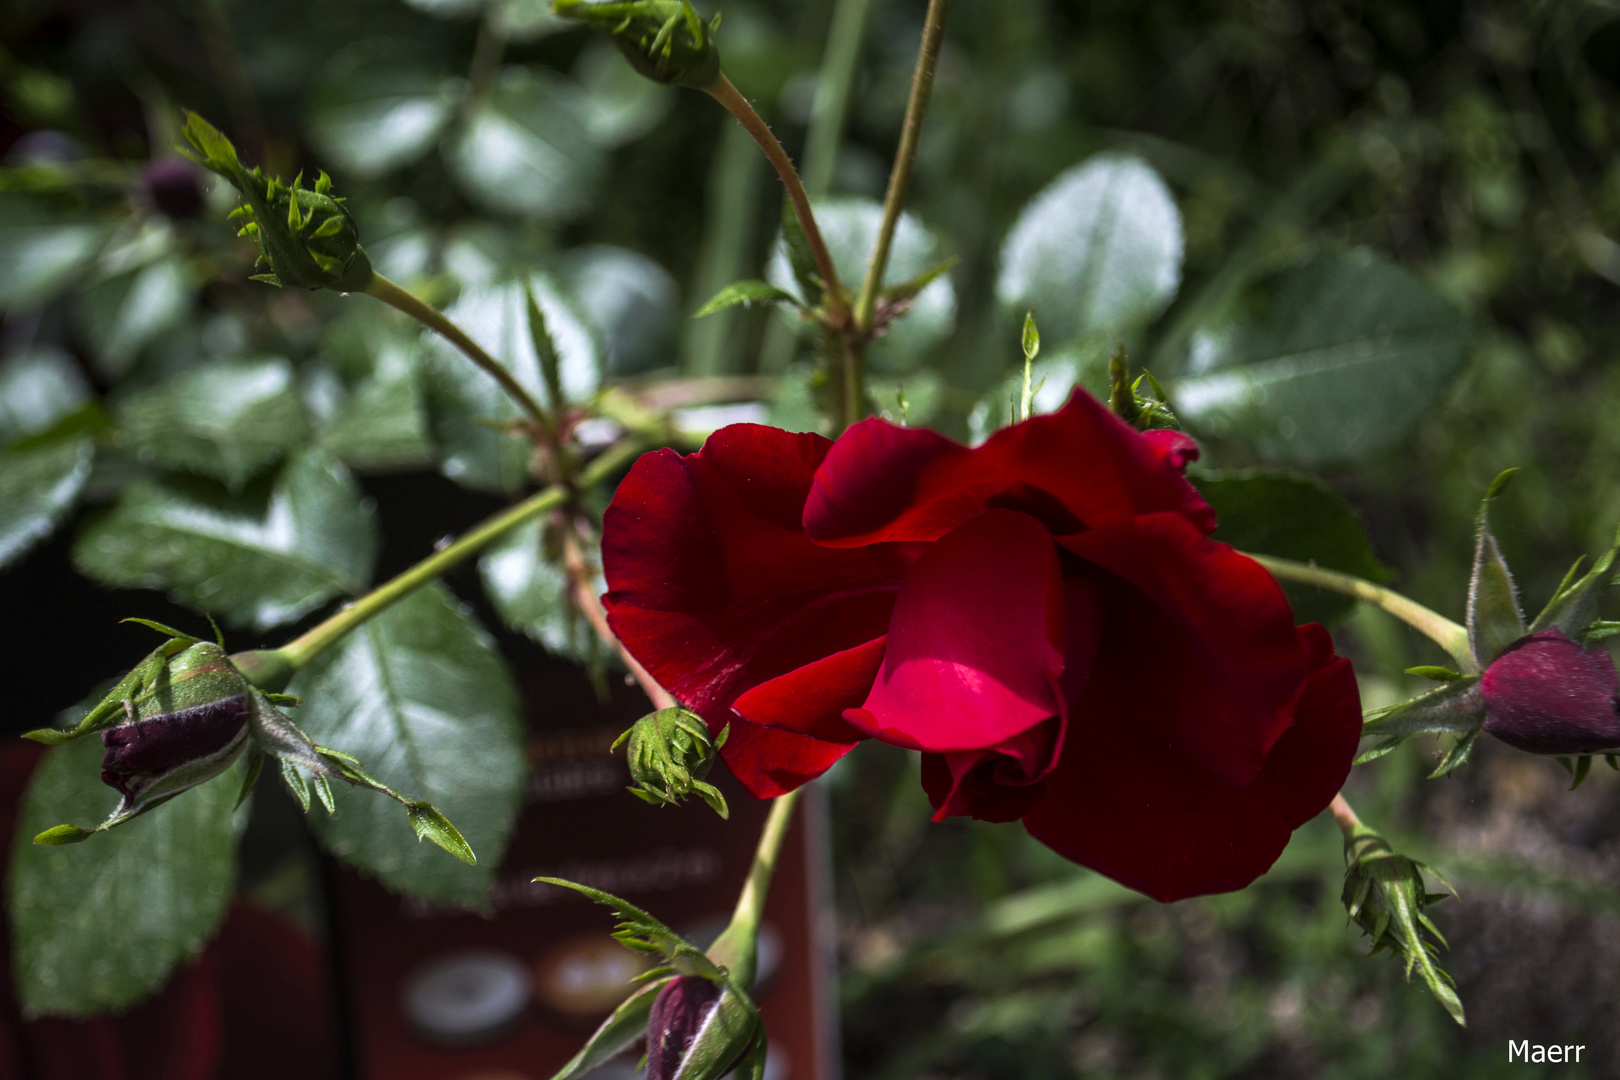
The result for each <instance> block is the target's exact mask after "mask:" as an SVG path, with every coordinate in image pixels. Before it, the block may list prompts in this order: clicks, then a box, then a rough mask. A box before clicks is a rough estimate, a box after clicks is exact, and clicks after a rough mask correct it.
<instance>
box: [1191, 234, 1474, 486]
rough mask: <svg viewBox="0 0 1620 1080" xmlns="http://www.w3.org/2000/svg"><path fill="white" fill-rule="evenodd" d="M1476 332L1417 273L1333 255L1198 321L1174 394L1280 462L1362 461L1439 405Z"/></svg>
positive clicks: (1213, 430) (1197, 424)
mask: <svg viewBox="0 0 1620 1080" xmlns="http://www.w3.org/2000/svg"><path fill="white" fill-rule="evenodd" d="M1468 337H1469V326H1468V322H1467V320H1466V319H1465V318H1464V317H1463V316H1462V314H1461V313H1459V312H1458V311H1456V310H1455V309H1454V308H1452V307H1451V305H1450V304H1448V303H1446V301H1444V300H1442V299H1441V298H1440V297H1439V296H1437V295H1436V294H1435V293H1434V292H1433V291H1432V290H1430V289H1429V288H1428V286H1426V285H1424V284H1423V282H1422V281H1420V280H1418V278H1416V277H1415V276H1413V274H1412V273H1411V272H1410V271H1408V270H1405V269H1403V268H1402V267H1400V266H1397V265H1395V264H1394V263H1392V262H1389V261H1388V260H1386V259H1384V258H1382V257H1380V256H1377V255H1374V254H1372V253H1370V252H1365V251H1356V252H1340V253H1329V254H1323V255H1319V256H1317V257H1315V258H1313V259H1311V260H1309V261H1308V262H1306V263H1303V264H1301V265H1298V266H1295V267H1293V268H1291V269H1288V270H1286V271H1283V272H1281V273H1279V274H1277V275H1274V276H1273V277H1272V278H1270V279H1268V280H1266V281H1264V282H1262V283H1261V284H1260V285H1258V286H1256V287H1255V288H1252V289H1250V290H1248V291H1246V292H1245V293H1244V294H1243V295H1242V296H1241V297H1240V298H1239V300H1238V302H1237V304H1236V306H1235V308H1234V309H1233V310H1231V311H1229V312H1227V313H1226V315H1225V316H1223V317H1221V318H1219V319H1217V320H1215V321H1212V322H1210V323H1208V324H1206V325H1204V326H1202V327H1200V328H1199V329H1198V330H1196V331H1195V332H1194V334H1193V336H1192V343H1191V346H1190V353H1189V356H1188V358H1187V366H1186V371H1185V373H1184V374H1183V376H1182V377H1181V378H1180V379H1178V380H1176V382H1175V385H1173V386H1172V387H1171V399H1172V401H1173V403H1174V405H1175V409H1176V413H1177V414H1178V415H1179V416H1181V417H1182V419H1184V420H1185V421H1187V422H1188V423H1189V424H1190V425H1192V426H1193V427H1194V428H1195V429H1196V430H1198V431H1201V432H1206V433H1209V434H1213V435H1219V436H1222V437H1225V438H1229V439H1232V440H1234V441H1237V442H1240V443H1242V444H1244V445H1246V446H1248V447H1250V448H1251V449H1253V450H1254V451H1255V452H1256V453H1259V454H1260V455H1262V456H1263V457H1265V458H1268V459H1270V460H1272V461H1276V462H1282V463H1295V464H1301V465H1324V464H1329V463H1332V462H1337V461H1347V460H1354V459H1357V458H1360V457H1364V456H1365V455H1367V454H1370V453H1373V452H1374V451H1377V450H1381V449H1384V448H1385V447H1388V446H1391V445H1394V444H1395V443H1398V442H1399V441H1400V440H1402V439H1404V438H1405V437H1406V436H1407V435H1408V434H1409V433H1410V432H1411V431H1412V429H1413V428H1414V427H1415V426H1416V425H1417V424H1418V422H1419V421H1421V420H1422V419H1423V417H1424V416H1425V415H1427V414H1428V412H1429V411H1430V410H1431V409H1432V408H1433V407H1434V405H1435V403H1436V402H1437V401H1438V399H1439V395H1440V391H1441V390H1442V389H1443V388H1444V386H1445V384H1446V382H1447V380H1448V379H1449V378H1450V377H1451V375H1452V373H1453V372H1455V371H1456V370H1457V367H1458V365H1459V364H1460V363H1461V362H1462V359H1463V355H1464V352H1465V350H1466V348H1467V345H1468Z"/></svg>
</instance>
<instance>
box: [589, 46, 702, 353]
mask: <svg viewBox="0 0 1620 1080" xmlns="http://www.w3.org/2000/svg"><path fill="white" fill-rule="evenodd" d="M614 63H616V64H618V65H619V67H620V68H621V69H622V68H623V67H624V64H623V63H622V62H621V61H619V60H618V59H616V58H615V60H614ZM638 81H640V83H641V84H642V85H643V86H655V85H656V84H654V83H649V82H647V81H646V80H645V79H640V80H638ZM560 269H561V270H562V275H563V278H564V281H565V283H566V284H567V286H568V291H569V293H570V294H571V295H572V296H573V297H574V298H575V299H576V300H577V301H578V303H579V309H580V311H581V312H582V313H583V314H584V315H585V317H586V319H587V320H589V322H590V323H591V324H592V325H593V326H595V328H596V332H597V334H598V335H599V336H600V337H601V339H602V344H603V347H604V349H605V351H606V359H605V361H604V363H605V366H606V370H607V371H608V372H609V373H611V374H614V375H630V374H635V373H637V372H642V371H648V370H650V369H652V368H658V367H668V366H669V364H670V356H671V350H672V349H673V348H674V339H675V329H676V323H677V322H679V321H680V311H679V304H680V287H679V286H678V285H677V284H676V283H675V279H674V277H672V276H671V275H670V273H669V271H668V270H665V269H664V268H663V267H662V266H660V265H659V264H658V263H656V262H654V261H653V260H652V259H649V258H648V257H647V256H645V255H642V254H641V253H639V252H635V251H630V250H627V249H625V248H621V247H613V246H611V245H609V244H587V245H586V246H584V247H578V248H574V249H573V250H572V251H570V252H568V254H567V255H566V256H564V258H563V260H562V265H561V268H560Z"/></svg>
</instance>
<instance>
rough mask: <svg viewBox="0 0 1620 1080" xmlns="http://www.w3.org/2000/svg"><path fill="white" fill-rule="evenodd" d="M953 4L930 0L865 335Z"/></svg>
mask: <svg viewBox="0 0 1620 1080" xmlns="http://www.w3.org/2000/svg"><path fill="white" fill-rule="evenodd" d="M949 6H950V3H949V0H928V14H927V16H926V17H925V18H924V20H923V32H922V48H921V49H919V50H918V52H917V68H916V70H915V71H913V72H912V75H911V97H910V99H909V100H907V102H906V120H905V124H904V126H902V127H901V129H900V149H899V150H897V151H896V152H895V155H894V167H893V168H892V169H891V170H890V171H889V189H888V191H887V192H885V193H884V196H883V224H882V226H881V227H880V228H879V229H878V238H877V246H876V247H874V248H873V249H872V258H871V260H870V261H869V262H868V263H867V264H866V280H865V281H864V282H862V283H861V295H860V298H859V299H858V300H856V302H855V326H856V329H857V330H858V331H860V332H861V333H862V334H863V335H864V334H865V333H866V332H867V331H869V330H871V328H872V312H873V311H874V310H875V308H876V307H877V294H878V289H879V288H881V287H882V285H883V271H884V269H885V268H886V267H887V266H888V265H889V249H890V248H891V247H892V246H893V244H894V230H895V228H896V227H897V226H898V225H899V223H900V211H901V209H902V208H903V207H904V205H905V201H906V190H907V189H908V188H909V187H910V186H911V167H912V165H913V164H914V163H915V162H916V160H917V138H918V136H919V135H920V134H921V133H922V124H923V114H925V113H926V112H927V111H928V97H929V95H930V94H931V93H932V92H933V89H934V69H935V67H936V66H937V65H938V62H939V46H940V42H942V41H943V40H944V37H945V9H946V8H947V7H949Z"/></svg>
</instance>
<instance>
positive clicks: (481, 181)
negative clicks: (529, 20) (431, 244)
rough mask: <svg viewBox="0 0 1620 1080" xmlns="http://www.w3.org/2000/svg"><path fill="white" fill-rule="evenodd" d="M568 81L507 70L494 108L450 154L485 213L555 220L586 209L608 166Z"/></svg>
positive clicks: (455, 172) (453, 168) (477, 118)
mask: <svg viewBox="0 0 1620 1080" xmlns="http://www.w3.org/2000/svg"><path fill="white" fill-rule="evenodd" d="M580 96H581V92H580V90H579V88H578V87H577V86H575V85H574V84H573V83H571V82H568V81H567V80H566V79H563V78H562V77H561V76H555V75H550V74H548V73H545V72H543V71H538V70H530V69H528V68H523V67H507V68H503V69H502V70H501V73H500V77H499V79H498V80H497V83H496V86H495V88H494V91H493V93H492V94H491V95H490V98H489V102H488V104H486V105H485V107H484V108H483V109H481V110H480V111H479V112H478V114H477V115H475V116H474V117H472V119H471V120H470V121H469V122H468V123H467V125H466V126H465V129H464V130H463V131H462V132H461V133H460V134H458V135H457V136H456V137H455V138H454V139H453V141H452V142H451V144H450V145H449V146H448V147H447V148H446V154H447V160H448V163H449V166H450V172H451V174H452V175H453V176H454V177H455V179H456V182H457V183H458V184H459V185H460V186H461V189H462V190H463V191H464V192H465V193H466V194H467V196H468V198H470V199H472V200H473V201H474V202H476V203H478V204H479V205H480V206H482V207H483V208H484V209H486V210H491V211H494V212H496V213H503V214H519V215H523V216H525V217H539V218H545V219H548V220H562V219H566V218H571V217H575V216H577V215H578V214H580V213H583V212H584V211H585V210H587V209H588V208H589V207H590V205H591V202H592V198H593V195H594V188H595V185H596V182H597V179H598V177H599V176H600V174H601V172H602V170H603V167H604V161H603V158H602V156H601V153H600V151H598V150H597V149H596V148H595V147H594V146H593V145H592V144H591V140H590V135H589V132H588V131H587V129H586V126H585V121H584V119H583V118H582V116H581V112H582V105H581V102H580Z"/></svg>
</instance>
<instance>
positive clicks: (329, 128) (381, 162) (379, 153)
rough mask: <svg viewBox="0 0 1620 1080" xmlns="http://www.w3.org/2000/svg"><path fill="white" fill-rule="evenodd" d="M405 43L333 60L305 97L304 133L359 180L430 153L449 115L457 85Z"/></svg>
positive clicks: (376, 44) (385, 43)
mask: <svg viewBox="0 0 1620 1080" xmlns="http://www.w3.org/2000/svg"><path fill="white" fill-rule="evenodd" d="M416 52H417V50H415V49H414V48H412V46H411V45H410V43H409V42H402V41H391V40H381V39H373V40H369V41H365V42H362V43H360V44H359V45H358V46H357V47H355V48H351V49H348V50H345V51H344V52H342V53H340V54H338V56H336V57H334V58H333V59H332V60H331V61H330V62H328V63H327V65H326V66H325V67H324V68H323V70H322V72H321V76H320V78H319V80H318V82H317V83H316V86H315V90H314V91H313V93H312V94H311V96H310V109H309V114H308V115H309V132H310V138H311V140H312V141H313V142H314V144H315V148H316V150H318V151H319V152H320V154H321V155H322V157H323V158H324V159H325V160H326V161H328V162H330V163H331V167H332V168H333V169H334V170H335V169H343V170H345V171H346V172H349V173H352V174H353V175H355V176H357V177H360V178H362V179H366V178H370V177H376V176H381V175H383V174H385V173H388V172H391V171H392V170H394V169H397V168H399V167H400V166H402V165H409V164H410V163H411V162H413V161H415V160H416V159H418V158H420V157H421V156H422V155H423V154H425V153H427V152H428V151H429V150H431V149H432V148H433V146H434V144H435V143H436V142H437V141H438V139H439V136H440V135H441V134H442V133H443V131H444V127H445V125H446V124H447V123H448V122H449V121H450V118H451V117H452V116H453V115H454V114H455V109H456V103H457V100H458V95H457V89H456V80H455V79H453V78H452V77H450V76H449V75H448V74H446V73H444V72H441V71H438V70H436V69H435V68H434V67H433V66H432V64H431V63H430V62H429V61H427V60H425V59H422V58H420V57H418V56H417V55H416Z"/></svg>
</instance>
